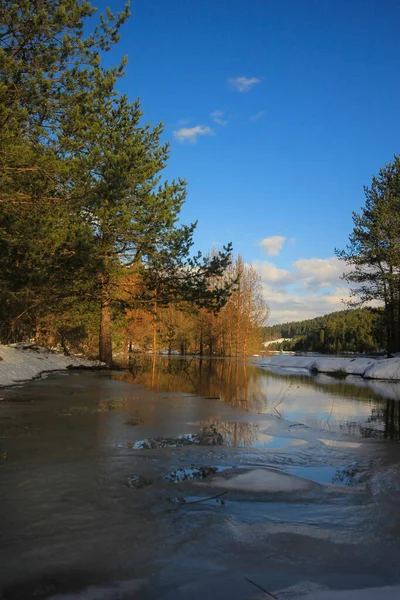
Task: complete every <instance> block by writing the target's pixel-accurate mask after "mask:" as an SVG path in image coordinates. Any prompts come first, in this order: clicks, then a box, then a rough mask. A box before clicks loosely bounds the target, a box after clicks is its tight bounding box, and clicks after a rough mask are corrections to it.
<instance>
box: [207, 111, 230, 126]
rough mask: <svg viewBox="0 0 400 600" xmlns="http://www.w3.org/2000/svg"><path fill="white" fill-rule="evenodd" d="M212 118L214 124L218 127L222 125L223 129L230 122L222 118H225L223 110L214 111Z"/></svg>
mask: <svg viewBox="0 0 400 600" xmlns="http://www.w3.org/2000/svg"><path fill="white" fill-rule="evenodd" d="M210 116H211V118H212V120H213V121H214V123H217V125H222V127H225V125H227V124H228V121H226V120H225V119H223V118H222V117H223V116H224V113H223V112H222V110H214V112H212V113H211V115H210Z"/></svg>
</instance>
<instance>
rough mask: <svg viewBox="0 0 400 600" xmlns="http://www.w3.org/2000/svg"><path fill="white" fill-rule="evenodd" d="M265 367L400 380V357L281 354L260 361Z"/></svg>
mask: <svg viewBox="0 0 400 600" xmlns="http://www.w3.org/2000/svg"><path fill="white" fill-rule="evenodd" d="M257 364H258V365H259V366H261V367H263V368H267V369H268V368H280V369H288V370H293V369H305V370H308V371H316V372H318V373H331V374H337V375H340V374H343V375H360V376H361V377H364V378H365V379H385V380H390V381H397V380H400V358H399V357H395V358H379V359H376V358H335V357H324V356H318V357H316V356H290V355H287V354H279V355H276V356H270V357H267V358H263V359H262V360H261V361H258V362H257Z"/></svg>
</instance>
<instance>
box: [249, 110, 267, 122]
mask: <svg viewBox="0 0 400 600" xmlns="http://www.w3.org/2000/svg"><path fill="white" fill-rule="evenodd" d="M264 115H265V110H259V111H258V113H256V114H255V115H252V116H251V117H250V120H251V121H259V120H260V119H262V118H263V116H264Z"/></svg>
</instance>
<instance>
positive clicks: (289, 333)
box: [264, 308, 386, 354]
mask: <svg viewBox="0 0 400 600" xmlns="http://www.w3.org/2000/svg"><path fill="white" fill-rule="evenodd" d="M264 336H265V341H270V340H276V339H281V338H291V339H290V340H287V341H285V342H283V343H281V344H277V345H276V346H274V345H269V346H268V349H269V350H274V349H283V350H294V351H302V352H321V353H327V354H340V353H341V352H355V353H364V352H380V351H382V349H383V348H385V344H386V336H385V328H384V324H383V312H382V311H381V310H372V309H369V308H363V309H350V310H341V311H338V312H333V313H330V314H328V315H324V316H322V317H316V318H315V319H308V320H306V321H293V322H291V323H283V324H281V325H273V326H271V327H266V328H265V329H264Z"/></svg>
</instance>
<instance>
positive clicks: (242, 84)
mask: <svg viewBox="0 0 400 600" xmlns="http://www.w3.org/2000/svg"><path fill="white" fill-rule="evenodd" d="M228 83H229V84H230V85H231V86H232V87H233V89H235V90H236V91H237V92H249V91H250V90H251V89H252V88H253V87H254V86H255V85H257V84H258V83H261V79H259V78H258V77H244V76H242V77H233V78H231V79H228Z"/></svg>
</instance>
